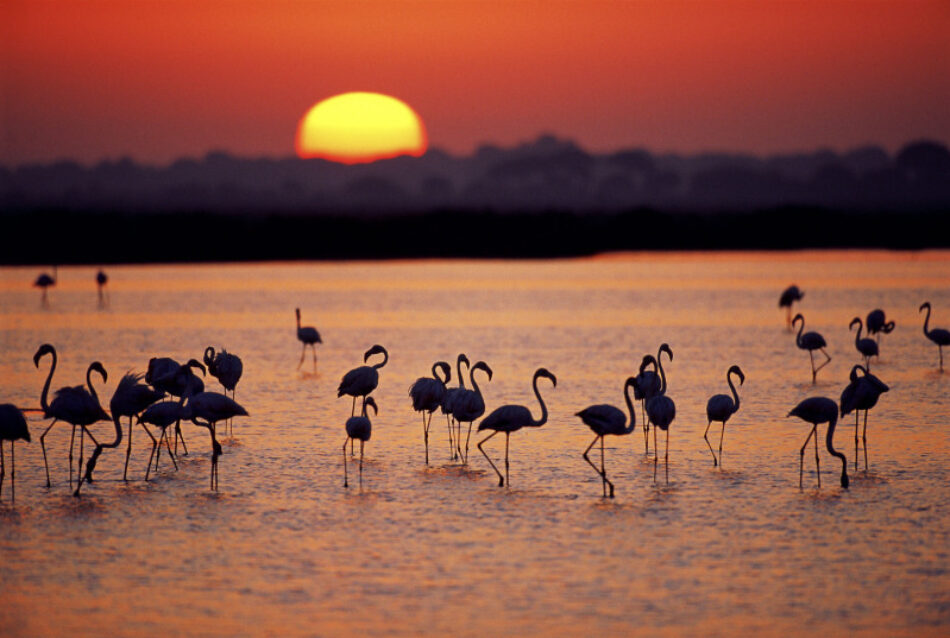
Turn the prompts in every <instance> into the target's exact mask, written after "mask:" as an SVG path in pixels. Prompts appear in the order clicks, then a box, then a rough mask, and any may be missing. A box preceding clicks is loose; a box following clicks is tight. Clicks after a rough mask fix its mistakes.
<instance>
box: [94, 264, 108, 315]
mask: <svg viewBox="0 0 950 638" xmlns="http://www.w3.org/2000/svg"><path fill="white" fill-rule="evenodd" d="M107 283H109V276H108V275H107V274H106V273H105V272H104V271H103V270H102V269H101V268H100V269H99V272H97V273H96V289H97V290H98V292H99V307H100V308H101V307H103V306H104V305H105V304H106V296H105V288H106V284H107Z"/></svg>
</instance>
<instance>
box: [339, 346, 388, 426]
mask: <svg viewBox="0 0 950 638" xmlns="http://www.w3.org/2000/svg"><path fill="white" fill-rule="evenodd" d="M375 354H381V355H383V360H382V362H381V363H377V364H375V365H372V366H360V367H358V368H353V369H352V370H350V371H349V372H347V373H346V374H345V375H343V379H342V380H341V381H340V387H339V388H337V393H336V396H337V398H339V397H342V396H343V395H344V394H346V395H348V396H351V397H353V407H352V409H351V410H350V416H353V415H354V414H356V398H357V397H365V396H367V395H368V394H369V393H370V392H372V391H373V390H375V389H376V386H377V385H379V369H380V368H382V367H383V366H384V365H386V363H387V362H388V361H389V353H388V352H387V351H386V348H384V347H383V346H381V345H378V344H377V345H375V346H373V347H372V348H370V349H369V350H367V351H366V352H365V353H364V354H363V362H364V363H365V362H366V361H367V360H369V358H370V357H372V356H373V355H375Z"/></svg>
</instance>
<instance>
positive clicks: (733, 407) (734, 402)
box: [703, 366, 745, 467]
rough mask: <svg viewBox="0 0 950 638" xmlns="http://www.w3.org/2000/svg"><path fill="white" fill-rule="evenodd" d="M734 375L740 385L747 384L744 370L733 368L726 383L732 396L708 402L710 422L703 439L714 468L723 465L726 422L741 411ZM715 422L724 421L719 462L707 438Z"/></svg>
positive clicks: (707, 412)
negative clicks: (733, 379) (710, 427)
mask: <svg viewBox="0 0 950 638" xmlns="http://www.w3.org/2000/svg"><path fill="white" fill-rule="evenodd" d="M733 374H734V375H736V376H737V377H739V385H742V384H743V383H745V375H744V374H743V373H742V369H741V368H740V367H739V366H731V367H730V368H729V369H728V370H727V371H726V383H728V384H729V389H730V390H732V396H729V395H728V394H715V395H713V396H711V397H709V401H707V402H706V418H707V419H709V422H708V423H707V424H706V431H705V432H704V433H703V438H704V439H706V445H708V446H709V451H710V452H712V457H713V467H716V466H717V465H719V464H721V463H722V439H723V436H725V434H726V421H728V420H729V417H731V416H732V415H733V414H735V413H736V412H738V411H739V393H738V392H737V391H736V386H735V385H733V383H732V375H733ZM713 421H722V432H721V433H720V434H719V459H718V460H717V459H716V453H715V452H713V448H712V444H710V443H709V438H708V437H707V436H706V435H707V434H709V426H711V425H712V422H713Z"/></svg>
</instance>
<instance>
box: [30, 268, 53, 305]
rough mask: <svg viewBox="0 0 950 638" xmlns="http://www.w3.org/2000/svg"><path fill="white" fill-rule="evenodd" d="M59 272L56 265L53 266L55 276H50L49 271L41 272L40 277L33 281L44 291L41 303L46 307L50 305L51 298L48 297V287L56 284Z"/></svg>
mask: <svg viewBox="0 0 950 638" xmlns="http://www.w3.org/2000/svg"><path fill="white" fill-rule="evenodd" d="M56 279H57V272H56V266H53V276H52V277H50V276H49V275H48V274H47V273H45V272H44V273H40V275H39V277H37V278H36V281H34V282H33V285H34V286H36V287H38V288H40V289H41V290H42V291H43V294H42V296H41V297H40V304H41V305H42V306H43V307H44V308H46V307H48V306H49V298H48V297H47V293H46V291H47V289H48V288H49V287H50V286H55V285H56Z"/></svg>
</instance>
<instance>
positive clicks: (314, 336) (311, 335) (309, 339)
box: [296, 308, 323, 372]
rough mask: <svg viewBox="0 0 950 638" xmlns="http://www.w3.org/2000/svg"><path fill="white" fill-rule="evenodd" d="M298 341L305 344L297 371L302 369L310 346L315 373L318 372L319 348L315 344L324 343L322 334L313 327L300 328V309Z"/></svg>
mask: <svg viewBox="0 0 950 638" xmlns="http://www.w3.org/2000/svg"><path fill="white" fill-rule="evenodd" d="M296 312H297V339H299V340H300V341H301V342H302V343H303V349H302V350H301V351H300V363H298V364H297V369H298V370H299V369H300V366H302V365H303V359H304V357H305V356H306V354H307V346H310V350H311V352H312V353H313V371H314V372H316V371H317V348H316V345H315V344H318V343H323V341H322V340H321V339H320V333H319V332H317V329H316V328H314V327H313V326H304V327H302V328H301V327H300V308H297V310H296Z"/></svg>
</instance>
